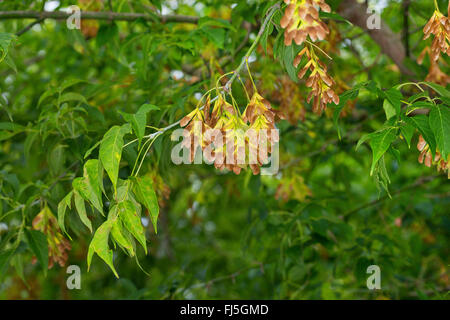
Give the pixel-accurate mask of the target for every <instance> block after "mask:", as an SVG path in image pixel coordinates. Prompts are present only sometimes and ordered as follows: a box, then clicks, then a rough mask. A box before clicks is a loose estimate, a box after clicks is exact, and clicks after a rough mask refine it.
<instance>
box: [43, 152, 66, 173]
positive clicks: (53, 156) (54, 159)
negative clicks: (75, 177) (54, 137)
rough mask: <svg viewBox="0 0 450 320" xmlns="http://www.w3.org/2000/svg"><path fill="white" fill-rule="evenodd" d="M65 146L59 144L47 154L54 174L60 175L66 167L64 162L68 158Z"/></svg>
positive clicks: (51, 171)
mask: <svg viewBox="0 0 450 320" xmlns="http://www.w3.org/2000/svg"><path fill="white" fill-rule="evenodd" d="M65 147H66V146H64V145H61V144H57V145H56V146H55V147H54V148H53V149H52V151H51V152H50V153H49V154H48V156H47V159H48V165H49V169H50V173H51V174H52V175H53V176H58V175H59V174H61V173H62V171H63V169H64V162H65V160H66V157H65V152H64V148H65Z"/></svg>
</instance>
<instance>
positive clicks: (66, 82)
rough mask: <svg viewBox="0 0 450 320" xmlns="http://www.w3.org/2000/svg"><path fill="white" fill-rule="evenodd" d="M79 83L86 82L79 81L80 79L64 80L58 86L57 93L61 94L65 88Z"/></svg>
mask: <svg viewBox="0 0 450 320" xmlns="http://www.w3.org/2000/svg"><path fill="white" fill-rule="evenodd" d="M81 82H86V81H85V80H81V79H67V80H64V81H63V83H62V84H61V85H60V86H59V88H58V89H59V91H60V92H63V91H64V90H66V89H67V88H70V87H72V86H74V85H76V84H78V83H81Z"/></svg>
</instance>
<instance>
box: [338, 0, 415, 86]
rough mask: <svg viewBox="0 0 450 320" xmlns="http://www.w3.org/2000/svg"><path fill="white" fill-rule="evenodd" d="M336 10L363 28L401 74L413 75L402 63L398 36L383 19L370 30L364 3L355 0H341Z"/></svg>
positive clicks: (402, 52) (401, 51) (403, 53)
mask: <svg viewBox="0 0 450 320" xmlns="http://www.w3.org/2000/svg"><path fill="white" fill-rule="evenodd" d="M338 11H339V13H340V14H341V15H342V16H343V17H344V18H346V19H347V20H349V21H350V22H352V23H353V24H354V25H356V26H358V27H360V28H361V29H363V30H364V31H365V32H366V33H367V34H368V35H369V36H370V37H371V38H372V39H373V40H374V41H375V42H376V43H377V44H378V45H379V46H380V48H381V50H382V51H383V53H385V54H386V55H387V56H388V57H390V58H391V59H392V61H394V63H395V64H396V65H397V66H398V68H399V69H400V71H401V72H402V73H403V74H405V75H407V76H410V77H411V76H413V75H414V73H413V72H412V71H411V70H410V69H408V68H407V67H406V66H405V65H404V63H403V62H404V60H405V57H406V50H405V48H404V46H403V44H402V42H401V39H400V37H399V36H398V35H397V34H395V33H393V32H392V30H391V29H390V28H389V26H388V25H386V23H384V22H383V21H381V28H380V29H379V30H377V29H374V30H370V29H369V28H368V27H367V21H368V19H369V17H370V15H371V14H368V13H367V6H366V5H364V4H360V3H358V2H357V1H356V0H343V1H342V2H341V4H340V6H339V10H338Z"/></svg>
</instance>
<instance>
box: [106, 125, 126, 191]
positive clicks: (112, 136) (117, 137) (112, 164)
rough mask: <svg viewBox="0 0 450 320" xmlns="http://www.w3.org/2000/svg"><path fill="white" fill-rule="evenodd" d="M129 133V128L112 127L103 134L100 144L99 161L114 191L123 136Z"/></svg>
mask: <svg viewBox="0 0 450 320" xmlns="http://www.w3.org/2000/svg"><path fill="white" fill-rule="evenodd" d="M129 131H130V128H129V126H128V127H125V126H124V127H119V126H114V127H112V128H111V129H109V130H108V132H106V133H105V135H104V136H103V139H102V142H101V144H100V161H101V162H102V165H103V167H104V168H105V170H106V173H107V174H108V176H109V178H110V179H111V182H112V184H113V186H114V190H116V189H117V179H118V176H119V164H120V159H121V157H122V147H123V136H124V135H125V134H126V133H127V132H129Z"/></svg>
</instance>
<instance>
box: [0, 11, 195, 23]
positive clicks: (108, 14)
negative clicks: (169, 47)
mask: <svg viewBox="0 0 450 320" xmlns="http://www.w3.org/2000/svg"><path fill="white" fill-rule="evenodd" d="M71 15H72V13H70V12H64V11H0V20H2V19H43V20H46V19H53V20H65V19H67V18H69V17H70V16H71ZM80 18H81V19H88V20H89V19H90V20H110V21H111V20H116V21H136V20H138V19H142V20H145V21H155V20H157V19H159V20H160V21H161V22H167V23H168V22H179V23H197V22H198V20H199V17H195V16H186V15H176V14H168V15H159V14H154V15H150V14H147V13H134V12H112V11H81V12H80Z"/></svg>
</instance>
